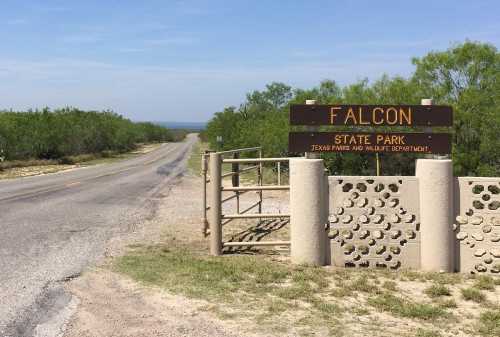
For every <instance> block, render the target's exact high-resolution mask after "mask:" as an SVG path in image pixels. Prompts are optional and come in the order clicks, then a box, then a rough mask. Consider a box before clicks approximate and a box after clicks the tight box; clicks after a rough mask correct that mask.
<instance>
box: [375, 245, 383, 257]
mask: <svg viewBox="0 0 500 337" xmlns="http://www.w3.org/2000/svg"><path fill="white" fill-rule="evenodd" d="M383 252H385V246H384V245H380V246H378V247H377V248H376V249H375V253H377V254H378V255H380V254H382V253H383Z"/></svg>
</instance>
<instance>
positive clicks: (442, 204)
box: [415, 159, 454, 272]
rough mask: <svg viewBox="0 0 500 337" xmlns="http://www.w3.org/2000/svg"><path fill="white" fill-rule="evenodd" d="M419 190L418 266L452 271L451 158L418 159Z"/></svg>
mask: <svg viewBox="0 0 500 337" xmlns="http://www.w3.org/2000/svg"><path fill="white" fill-rule="evenodd" d="M415 175H416V176H417V178H418V181H419V191H420V192H419V193H420V267H421V269H422V270H424V271H435V272H452V271H453V270H454V266H453V265H454V256H453V255H454V248H453V229H452V224H453V202H454V200H453V169H452V161H451V160H450V159H441V160H436V159H418V160H417V165H416V174H415Z"/></svg>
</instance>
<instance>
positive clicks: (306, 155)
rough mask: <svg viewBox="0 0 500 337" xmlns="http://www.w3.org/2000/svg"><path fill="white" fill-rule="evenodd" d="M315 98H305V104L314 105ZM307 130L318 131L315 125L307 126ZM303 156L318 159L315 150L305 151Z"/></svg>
mask: <svg viewBox="0 0 500 337" xmlns="http://www.w3.org/2000/svg"><path fill="white" fill-rule="evenodd" d="M315 104H316V100H315V99H306V105H315ZM307 131H310V132H314V131H318V127H317V126H307ZM305 157H306V158H307V159H319V153H317V152H306V153H305Z"/></svg>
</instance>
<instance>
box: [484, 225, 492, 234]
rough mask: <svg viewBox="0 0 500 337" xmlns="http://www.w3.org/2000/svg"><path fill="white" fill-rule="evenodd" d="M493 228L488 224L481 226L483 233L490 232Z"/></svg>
mask: <svg viewBox="0 0 500 337" xmlns="http://www.w3.org/2000/svg"><path fill="white" fill-rule="evenodd" d="M492 229H493V228H492V227H491V226H490V225H484V226H483V233H489V232H491V230H492Z"/></svg>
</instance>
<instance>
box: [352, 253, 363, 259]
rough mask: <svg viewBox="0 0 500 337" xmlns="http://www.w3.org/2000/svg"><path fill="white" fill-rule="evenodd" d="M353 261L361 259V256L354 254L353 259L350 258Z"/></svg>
mask: <svg viewBox="0 0 500 337" xmlns="http://www.w3.org/2000/svg"><path fill="white" fill-rule="evenodd" d="M352 259H353V260H354V261H358V260H359V259H361V255H359V254H356V255H354V257H353V258H352Z"/></svg>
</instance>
